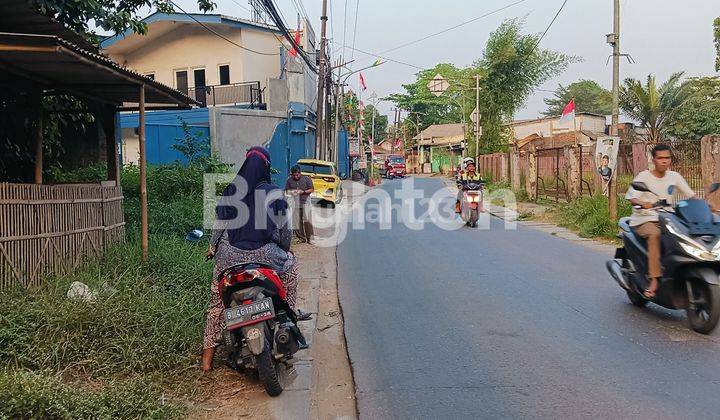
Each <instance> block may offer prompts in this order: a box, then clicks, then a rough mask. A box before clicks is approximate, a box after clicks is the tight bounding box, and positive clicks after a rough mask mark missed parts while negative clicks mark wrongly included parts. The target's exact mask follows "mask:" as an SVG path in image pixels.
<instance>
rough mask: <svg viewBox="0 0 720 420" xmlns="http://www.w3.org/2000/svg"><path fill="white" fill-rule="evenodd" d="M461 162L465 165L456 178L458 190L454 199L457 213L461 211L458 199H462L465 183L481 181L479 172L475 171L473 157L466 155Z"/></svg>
mask: <svg viewBox="0 0 720 420" xmlns="http://www.w3.org/2000/svg"><path fill="white" fill-rule="evenodd" d="M462 163H463V166H465V171H464V172H463V173H462V175H460V178H459V179H458V186H459V190H458V195H457V199H456V200H455V213H458V214H460V212H461V207H460V201H461V200H462V194H463V189H464V187H465V185H466V184H467V183H469V182H480V181H482V177H481V176H480V174H478V173H477V172H476V171H475V159H473V158H471V157H466V158H465V159H463V161H462Z"/></svg>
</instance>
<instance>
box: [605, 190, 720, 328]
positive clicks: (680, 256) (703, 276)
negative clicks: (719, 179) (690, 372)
mask: <svg viewBox="0 0 720 420" xmlns="http://www.w3.org/2000/svg"><path fill="white" fill-rule="evenodd" d="M631 185H632V187H633V188H634V189H635V190H636V191H642V192H650V193H653V194H655V193H654V192H652V191H650V189H649V188H648V187H647V185H645V183H642V182H634V183H632V184H631ZM718 189H720V183H716V184H713V185H712V187H711V188H710V192H711V193H712V192H715V191H717V190H718ZM655 195H657V194H655ZM653 210H656V211H658V213H659V224H660V230H661V232H662V241H661V243H662V251H661V252H662V257H661V258H662V259H661V261H662V267H663V277H662V279H660V282H659V284H658V289H657V292H656V294H655V297H654V298H652V299H651V300H648V299H646V298H645V297H644V295H643V291H644V290H645V289H646V288H647V287H648V285H649V280H648V278H647V275H646V273H647V249H646V242H645V240H644V239H643V238H641V237H639V236H638V235H637V234H636V233H635V232H634V231H633V229H632V228H631V227H630V224H629V221H630V218H629V217H625V218H622V219H621V220H620V222H619V223H618V225H619V226H620V229H621V232H620V234H619V235H618V237H619V238H620V239H622V241H623V244H624V247H623V248H618V249H617V250H616V252H615V259H612V260H609V261H608V262H607V263H606V266H607V270H608V271H609V272H610V274H611V275H612V277H613V278H614V279H615V281H616V282H617V283H618V284H619V285H620V287H622V288H623V289H625V291H626V293H627V295H628V298H629V299H630V302H632V304H633V305H636V306H645V305H646V304H647V303H648V302H650V301H652V302H653V303H656V304H658V305H660V306H664V307H666V308H668V309H685V311H686V312H687V317H688V321H689V323H690V328H692V329H693V330H695V331H697V332H699V333H702V334H709V333H710V332H711V331H712V330H713V329H715V327H716V326H717V323H718V319H719V318H720V277H719V275H720V222H719V221H718V220H717V219H716V218H715V216H714V215H713V213H712V211H711V210H710V206H709V205H708V204H707V202H705V201H704V200H698V199H691V200H685V201H680V202H679V203H677V205H676V206H675V207H671V206H669V205H668V203H667V202H666V201H665V200H660V201H658V202H657V203H655V205H654V206H653Z"/></svg>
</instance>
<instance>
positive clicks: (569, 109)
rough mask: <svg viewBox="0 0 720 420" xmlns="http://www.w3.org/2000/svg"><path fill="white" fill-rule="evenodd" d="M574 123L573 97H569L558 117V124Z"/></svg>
mask: <svg viewBox="0 0 720 420" xmlns="http://www.w3.org/2000/svg"><path fill="white" fill-rule="evenodd" d="M574 123H575V98H573V99H570V102H568V104H567V105H565V108H563V112H562V117H560V124H567V125H571V124H574Z"/></svg>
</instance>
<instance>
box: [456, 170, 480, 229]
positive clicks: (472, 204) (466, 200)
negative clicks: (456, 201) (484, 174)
mask: <svg viewBox="0 0 720 420" xmlns="http://www.w3.org/2000/svg"><path fill="white" fill-rule="evenodd" d="M457 185H458V188H459V189H461V190H462V192H463V194H462V200H460V218H461V219H462V221H463V222H465V225H466V226H470V227H472V228H475V227H477V222H478V219H479V213H480V209H482V203H483V190H484V189H485V183H484V182H482V181H479V182H472V181H471V182H466V183H463V182H461V181H458V182H457Z"/></svg>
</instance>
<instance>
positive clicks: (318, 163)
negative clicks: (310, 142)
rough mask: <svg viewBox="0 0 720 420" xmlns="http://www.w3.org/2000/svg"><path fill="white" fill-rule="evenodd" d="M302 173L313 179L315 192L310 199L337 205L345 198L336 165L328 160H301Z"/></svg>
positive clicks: (299, 162) (299, 163) (299, 164)
mask: <svg viewBox="0 0 720 420" xmlns="http://www.w3.org/2000/svg"><path fill="white" fill-rule="evenodd" d="M297 164H298V166H299V167H300V172H301V173H302V174H303V175H307V176H309V177H310V179H312V182H313V188H314V189H315V192H313V193H312V194H311V195H310V198H311V199H313V200H318V201H329V202H330V203H333V204H337V203H339V202H340V201H341V200H342V198H343V191H342V184H341V183H340V177H339V176H338V175H337V170H336V169H335V164H334V163H332V162H329V161H326V160H317V159H300V160H298V162H297Z"/></svg>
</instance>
